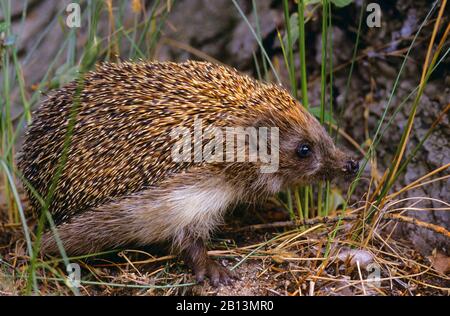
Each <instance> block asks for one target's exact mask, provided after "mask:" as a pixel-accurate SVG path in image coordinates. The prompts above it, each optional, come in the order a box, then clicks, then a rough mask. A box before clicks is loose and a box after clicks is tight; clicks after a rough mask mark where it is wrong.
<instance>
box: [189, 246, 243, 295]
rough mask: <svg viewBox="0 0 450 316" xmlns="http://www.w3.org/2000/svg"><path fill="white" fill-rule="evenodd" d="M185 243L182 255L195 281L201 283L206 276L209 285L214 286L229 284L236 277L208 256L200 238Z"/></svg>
mask: <svg viewBox="0 0 450 316" xmlns="http://www.w3.org/2000/svg"><path fill="white" fill-rule="evenodd" d="M186 244H187V246H186V247H185V248H184V249H183V251H182V255H183V258H184V260H185V262H186V263H187V265H188V266H189V267H190V268H191V269H192V271H193V272H194V274H195V278H196V279H197V282H199V283H202V282H203V281H204V280H205V277H208V278H209V280H210V283H211V285H212V286H215V287H216V286H218V285H219V284H226V285H228V284H231V280H232V279H235V278H237V277H236V274H234V273H233V272H231V271H230V270H228V269H227V268H225V267H223V266H221V265H220V264H219V263H217V262H216V261H214V260H213V259H211V258H209V257H208V252H207V250H206V247H205V243H204V242H203V240H202V239H196V240H194V241H190V242H189V243H186Z"/></svg>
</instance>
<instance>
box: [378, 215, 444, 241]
mask: <svg viewBox="0 0 450 316" xmlns="http://www.w3.org/2000/svg"><path fill="white" fill-rule="evenodd" d="M383 218H384V219H390V220H393V221H398V222H404V223H409V224H413V225H416V226H419V227H421V228H425V229H429V230H432V231H434V232H436V233H438V234H441V235H444V236H445V237H447V238H450V232H449V231H448V230H446V229H445V228H444V227H442V226H439V225H436V224H432V223H427V222H424V221H421V220H419V219H417V218H414V217H407V216H403V215H399V214H384V215H383Z"/></svg>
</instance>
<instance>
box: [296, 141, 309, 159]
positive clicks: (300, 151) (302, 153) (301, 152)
mask: <svg viewBox="0 0 450 316" xmlns="http://www.w3.org/2000/svg"><path fill="white" fill-rule="evenodd" d="M297 155H298V156H299V157H300V158H306V157H309V155H311V146H310V145H309V144H300V145H299V146H298V147H297Z"/></svg>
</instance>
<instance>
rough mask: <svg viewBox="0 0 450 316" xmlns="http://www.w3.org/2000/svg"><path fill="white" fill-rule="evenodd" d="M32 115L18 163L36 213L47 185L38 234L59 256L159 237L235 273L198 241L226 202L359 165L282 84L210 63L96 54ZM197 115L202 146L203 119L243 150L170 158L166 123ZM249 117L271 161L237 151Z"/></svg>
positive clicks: (208, 267) (202, 272)
mask: <svg viewBox="0 0 450 316" xmlns="http://www.w3.org/2000/svg"><path fill="white" fill-rule="evenodd" d="M32 117H33V121H32V123H31V125H30V126H29V128H28V130H27V132H26V134H25V138H24V143H23V148H22V151H21V153H20V154H19V161H18V166H19V169H20V171H21V172H22V174H23V177H24V179H25V180H26V181H25V182H26V183H28V185H26V186H25V187H26V188H27V191H28V196H29V200H30V204H31V207H32V209H33V210H34V211H35V212H37V213H39V212H42V211H43V207H42V204H41V203H40V202H39V201H38V199H37V198H36V192H37V193H38V194H39V195H40V196H41V197H43V198H46V197H48V196H51V197H50V200H49V202H48V211H49V212H50V214H51V215H52V218H53V220H54V223H55V225H56V226H55V227H56V232H57V234H54V232H51V231H50V230H47V231H46V232H45V233H44V235H43V237H42V247H41V251H42V253H43V254H46V255H57V254H58V253H59V250H58V247H57V238H59V239H60V241H61V243H62V245H63V247H64V249H65V251H66V253H67V254H69V255H81V254H86V253H96V252H99V251H104V250H108V249H118V248H121V247H125V246H128V245H134V246H138V247H139V246H141V247H144V246H148V245H153V244H158V243H165V244H167V245H170V250H171V251H173V252H174V253H175V254H177V255H179V256H180V258H181V259H183V260H184V262H185V263H186V264H187V265H188V267H190V268H191V270H192V271H193V273H194V276H195V279H196V280H197V281H198V282H203V281H204V280H205V279H207V278H209V280H210V282H211V284H212V285H214V286H217V285H219V284H229V283H230V282H231V281H232V279H233V278H234V277H236V274H235V273H231V272H230V271H229V270H228V269H226V267H223V266H222V265H221V264H219V263H217V262H216V261H214V260H213V259H211V258H209V257H208V254H207V247H206V243H207V242H208V240H209V238H210V236H211V234H212V233H213V232H214V231H215V229H216V228H217V227H218V226H219V225H220V224H221V223H222V222H223V217H224V213H225V212H226V211H227V210H228V209H232V208H233V206H234V205H236V204H237V203H240V202H247V201H258V200H261V199H264V198H266V197H268V196H270V195H273V194H276V193H277V192H280V191H283V190H284V189H286V188H289V187H292V186H295V185H305V184H310V183H313V182H316V181H320V180H323V179H332V178H334V177H337V176H343V177H347V176H351V175H353V174H355V172H356V171H357V170H358V163H357V161H355V160H354V159H352V158H351V157H350V155H349V154H347V153H344V151H343V150H341V149H339V148H337V147H336V146H335V144H334V143H333V140H332V139H331V137H330V136H329V135H328V134H327V132H326V130H325V129H324V127H323V126H322V125H321V124H320V123H319V121H318V120H317V119H316V118H315V117H314V116H312V115H311V114H310V113H309V112H308V111H307V110H306V109H305V108H304V107H303V106H302V105H301V104H300V103H299V102H298V101H297V100H295V99H294V98H293V97H291V95H290V94H289V93H288V92H287V91H286V90H285V89H283V88H282V87H281V85H279V84H273V83H268V82H260V81H257V80H255V79H253V78H251V77H250V76H247V75H244V74H240V73H239V72H238V71H237V70H235V69H233V68H230V67H226V66H222V65H217V64H213V63H209V62H199V61H187V62H183V63H175V62H148V61H121V62H118V63H103V64H100V65H97V66H96V69H95V70H93V71H90V72H87V73H85V74H84V75H83V76H81V77H80V79H79V80H75V81H73V82H71V83H69V84H67V85H66V86H64V87H62V88H60V89H58V90H56V91H54V92H52V93H50V95H49V96H48V97H47V98H46V100H44V101H43V102H42V103H41V104H40V106H39V107H38V108H37V109H36V110H35V111H34V113H33V116H32ZM199 120H201V122H202V123H203V125H205V127H202V128H201V131H203V132H204V133H203V134H202V135H201V136H202V137H200V138H198V139H197V140H196V141H194V142H191V143H190V144H191V145H192V144H193V143H194V145H198V146H199V148H201V149H205V147H206V146H207V145H208V139H210V138H208V137H206V136H208V135H210V134H211V133H209V134H208V132H207V130H209V131H211V129H210V128H211V127H214V128H216V129H225V130H231V131H232V132H230V133H231V134H232V135H233V137H234V136H236V137H239V136H243V137H244V138H245V141H244V142H243V144H244V146H243V150H244V151H245V154H243V155H242V157H244V159H234V160H233V159H226V160H223V159H222V160H220V159H217V160H211V159H207V158H208V157H200V159H194V158H198V157H194V154H193V151H190V152H189V151H188V154H187V155H184V158H187V159H182V160H181V161H180V159H175V158H174V153H175V152H177V151H176V150H174V148H177V146H178V145H179V144H180V137H174V136H173V134H174V133H173V131H174V130H175V129H176V128H180V127H183V128H185V130H186V131H188V132H187V136H192V135H193V134H194V129H195V126H194V125H195V123H194V122H198V121H199ZM248 128H254V129H255V130H261V129H262V128H270V129H271V131H273V133H272V132H271V133H270V134H271V135H270V137H265V138H264V137H261V138H260V141H261V142H259V143H257V145H256V147H255V146H253V147H252V148H253V149H255V148H256V149H260V147H261V148H262V147H264V145H267V146H269V147H270V149H271V152H270V154H276V155H277V165H276V167H277V168H274V170H271V171H270V172H264V170H263V168H262V167H263V165H264V163H266V162H267V161H266V162H264V161H263V159H262V158H261V159H253V160H252V159H245V158H249V156H250V154H249V153H250V149H251V148H250V145H251V138H252V137H253V138H254V134H252V133H248V134H246V135H242V134H243V133H245V131H246V130H248ZM243 131H244V132H243ZM275 131H276V132H275ZM213 134H214V133H213ZM250 134H251V135H253V136H251V135H250ZM272 134H273V135H272ZM272 136H277V137H272ZM253 138H252V139H253ZM224 142H225V141H224V140H223V139H222V140H220V139H219V140H217V139H216V141H215V143H214V144H215V145H220V144H223V143H224ZM177 144H178V145H177ZM188 144H189V143H188ZM241 144H242V143H241ZM178 147H179V146H178ZM228 147H229V148H228ZM241 147H242V146H241ZM214 148H215V149H216V151H218V150H217V148H216V147H214ZM227 148H228V149H226V151H227V152H235V151H237V150H240V149H239V148H238V146H237V145H233V144H232V145H231V146H227ZM178 149H179V148H178ZM241 150H242V149H241ZM210 157H211V156H210ZM242 157H241V158H242ZM266 171H267V170H266ZM31 188H33V189H31ZM32 191H34V192H32ZM55 235H56V236H55Z"/></svg>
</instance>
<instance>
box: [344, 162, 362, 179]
mask: <svg viewBox="0 0 450 316" xmlns="http://www.w3.org/2000/svg"><path fill="white" fill-rule="evenodd" d="M358 170H359V162H358V161H356V160H353V159H350V160H347V162H346V163H345V166H344V172H345V173H347V174H352V175H353V174H356V173H357V172H358Z"/></svg>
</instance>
